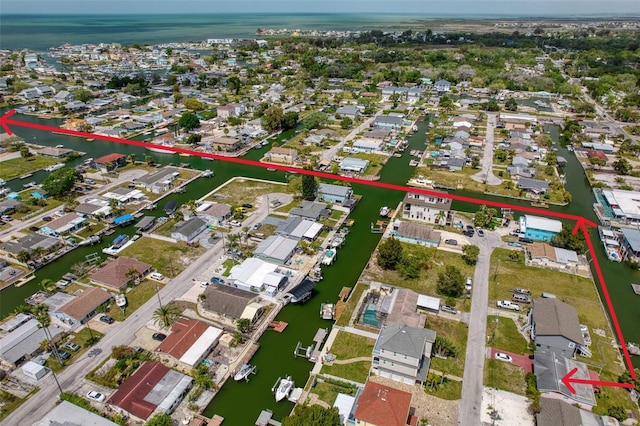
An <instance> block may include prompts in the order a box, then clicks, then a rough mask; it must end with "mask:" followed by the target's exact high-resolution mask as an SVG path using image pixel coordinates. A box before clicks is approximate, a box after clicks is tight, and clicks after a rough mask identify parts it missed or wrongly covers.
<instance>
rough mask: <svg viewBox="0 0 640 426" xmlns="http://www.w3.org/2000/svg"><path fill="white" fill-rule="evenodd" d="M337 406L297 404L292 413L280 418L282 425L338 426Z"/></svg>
mask: <svg viewBox="0 0 640 426" xmlns="http://www.w3.org/2000/svg"><path fill="white" fill-rule="evenodd" d="M341 424H342V422H341V421H340V414H339V413H338V408H337V407H333V408H324V407H322V406H320V405H302V406H297V407H296V408H295V410H294V411H293V413H291V414H290V415H289V416H287V417H285V418H283V419H282V426H300V425H309V426H311V425H313V426H339V425H341Z"/></svg>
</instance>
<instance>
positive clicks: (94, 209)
mask: <svg viewBox="0 0 640 426" xmlns="http://www.w3.org/2000/svg"><path fill="white" fill-rule="evenodd" d="M74 211H75V212H76V213H77V214H78V215H80V216H82V217H88V218H91V219H94V220H99V219H101V218H103V217H108V216H110V215H111V206H109V202H108V201H107V200H103V199H101V198H91V199H88V200H85V201H84V202H83V203H80V204H79V205H78V206H77V207H76V208H75V209H74Z"/></svg>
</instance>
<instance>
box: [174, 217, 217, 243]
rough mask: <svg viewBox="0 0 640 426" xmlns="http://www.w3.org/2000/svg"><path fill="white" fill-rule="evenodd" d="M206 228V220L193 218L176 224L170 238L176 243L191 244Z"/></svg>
mask: <svg viewBox="0 0 640 426" xmlns="http://www.w3.org/2000/svg"><path fill="white" fill-rule="evenodd" d="M207 226H208V225H207V221H206V220H204V219H201V218H199V217H194V218H193V219H189V220H187V221H182V222H179V223H177V224H176V226H175V227H174V229H173V231H172V232H171V238H173V239H175V240H177V241H186V242H191V241H193V240H194V239H195V238H196V237H198V235H200V234H201V233H202V232H203V231H204V230H205V229H207Z"/></svg>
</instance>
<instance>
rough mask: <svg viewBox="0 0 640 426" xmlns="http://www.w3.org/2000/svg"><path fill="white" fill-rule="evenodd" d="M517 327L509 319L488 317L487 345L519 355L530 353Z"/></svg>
mask: <svg viewBox="0 0 640 426" xmlns="http://www.w3.org/2000/svg"><path fill="white" fill-rule="evenodd" d="M517 327H518V326H517V325H516V323H515V322H513V319H511V318H505V317H497V316H488V317H487V336H488V340H487V345H489V346H491V347H492V348H495V349H502V350H503V351H507V352H513V353H516V354H521V355H524V354H527V353H530V352H531V351H530V350H529V345H528V344H527V340H526V339H525V338H524V336H522V334H520V333H519V332H518V328H517Z"/></svg>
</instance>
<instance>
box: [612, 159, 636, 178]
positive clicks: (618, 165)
mask: <svg viewBox="0 0 640 426" xmlns="http://www.w3.org/2000/svg"><path fill="white" fill-rule="evenodd" d="M613 168H614V169H615V171H616V172H618V174H619V175H628V174H629V173H631V170H632V169H633V167H632V166H631V163H629V161H627V159H626V158H620V159H619V160H618V161H614V162H613Z"/></svg>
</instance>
